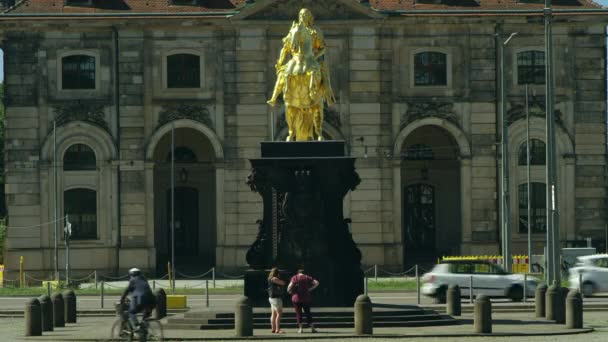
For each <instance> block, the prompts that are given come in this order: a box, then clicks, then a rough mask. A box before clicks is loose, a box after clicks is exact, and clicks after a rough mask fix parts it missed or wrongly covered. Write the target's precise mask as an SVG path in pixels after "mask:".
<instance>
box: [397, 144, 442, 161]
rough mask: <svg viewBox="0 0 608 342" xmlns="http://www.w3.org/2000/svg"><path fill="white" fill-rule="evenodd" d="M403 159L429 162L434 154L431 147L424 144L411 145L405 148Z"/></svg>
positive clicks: (433, 157)
mask: <svg viewBox="0 0 608 342" xmlns="http://www.w3.org/2000/svg"><path fill="white" fill-rule="evenodd" d="M404 159H407V160H431V159H435V154H434V153H433V149H432V148H431V146H429V145H426V144H413V145H410V146H408V147H407V150H406V152H405V156H404Z"/></svg>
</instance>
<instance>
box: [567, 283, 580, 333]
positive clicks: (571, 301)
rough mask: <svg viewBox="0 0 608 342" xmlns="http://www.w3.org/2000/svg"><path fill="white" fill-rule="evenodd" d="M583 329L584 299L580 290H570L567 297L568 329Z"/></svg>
mask: <svg viewBox="0 0 608 342" xmlns="http://www.w3.org/2000/svg"><path fill="white" fill-rule="evenodd" d="M582 328H583V298H582V296H581V293H580V292H579V291H578V290H570V292H568V296H567V297H566V329H582Z"/></svg>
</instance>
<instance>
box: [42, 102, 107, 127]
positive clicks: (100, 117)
mask: <svg viewBox="0 0 608 342" xmlns="http://www.w3.org/2000/svg"><path fill="white" fill-rule="evenodd" d="M53 111H54V112H55V121H56V124H57V126H61V125H65V124H67V123H69V122H72V121H84V122H88V123H92V124H95V125H97V126H99V127H101V128H103V129H106V130H107V129H108V124H107V122H106V120H105V117H104V116H105V113H104V105H103V104H99V103H89V102H81V101H74V102H66V103H61V104H56V105H54V106H53Z"/></svg>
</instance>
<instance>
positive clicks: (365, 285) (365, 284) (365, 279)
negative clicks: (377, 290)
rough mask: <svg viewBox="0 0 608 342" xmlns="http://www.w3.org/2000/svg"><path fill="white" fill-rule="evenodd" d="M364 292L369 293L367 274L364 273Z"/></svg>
mask: <svg viewBox="0 0 608 342" xmlns="http://www.w3.org/2000/svg"><path fill="white" fill-rule="evenodd" d="M363 294H365V295H367V275H364V279H363Z"/></svg>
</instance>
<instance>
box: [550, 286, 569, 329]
mask: <svg viewBox="0 0 608 342" xmlns="http://www.w3.org/2000/svg"><path fill="white" fill-rule="evenodd" d="M563 297H564V296H563V290H562V288H561V287H560V286H559V285H558V284H557V282H555V281H554V282H553V285H551V286H549V288H548V289H547V293H546V294H545V314H546V315H547V319H548V320H550V321H555V323H559V324H563V323H565V321H566V315H565V312H564V304H565V303H564V300H563Z"/></svg>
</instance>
